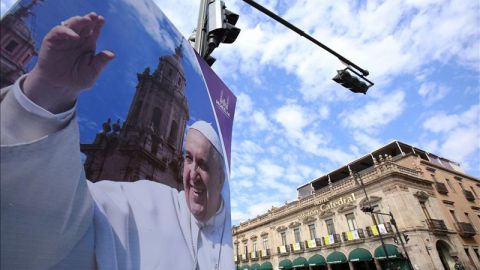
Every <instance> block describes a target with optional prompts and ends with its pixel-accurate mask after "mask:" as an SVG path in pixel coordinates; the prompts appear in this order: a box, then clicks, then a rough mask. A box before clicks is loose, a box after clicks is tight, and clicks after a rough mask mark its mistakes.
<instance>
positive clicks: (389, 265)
mask: <svg viewBox="0 0 480 270" xmlns="http://www.w3.org/2000/svg"><path fill="white" fill-rule="evenodd" d="M353 175H354V177H356V178H358V180H360V186H361V187H362V189H363V193H365V198H366V200H367V202H368V206H369V207H370V209H373V208H372V203H371V202H370V199H369V198H368V195H367V190H366V188H365V185H364V184H363V180H362V177H361V176H360V174H359V173H358V172H355V173H354V174H353ZM370 216H371V217H372V219H373V224H374V225H375V227H376V228H377V230H378V238H379V239H380V243H381V244H382V248H383V252H385V259H386V260H387V265H388V268H389V269H390V270H393V267H392V262H391V261H390V258H389V257H388V252H387V247H386V246H385V243H384V242H383V237H382V233H381V232H380V230H379V229H378V223H377V219H376V218H375V216H373V212H370Z"/></svg>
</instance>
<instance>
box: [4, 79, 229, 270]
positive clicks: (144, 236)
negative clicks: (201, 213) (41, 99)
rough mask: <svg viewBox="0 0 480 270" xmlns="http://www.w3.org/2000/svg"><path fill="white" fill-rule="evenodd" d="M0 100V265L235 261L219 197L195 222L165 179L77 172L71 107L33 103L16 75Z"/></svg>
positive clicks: (159, 265)
mask: <svg viewBox="0 0 480 270" xmlns="http://www.w3.org/2000/svg"><path fill="white" fill-rule="evenodd" d="M0 108H1V114H0V115H1V130H0V132H1V144H2V146H1V156H0V157H1V168H0V172H1V178H0V181H1V197H0V199H1V219H0V220H1V221H0V222H1V228H0V229H1V237H0V241H1V250H0V252H1V258H0V260H1V262H0V263H1V264H0V268H1V269H107V270H110V269H166V270H168V269H182V270H183V269H206V270H213V269H216V268H218V269H233V268H234V264H233V254H232V246H231V230H230V227H231V222H230V218H229V217H228V216H227V215H226V209H225V208H226V207H224V206H223V204H222V206H221V208H220V209H219V211H218V212H217V215H216V216H214V217H212V218H211V219H210V220H209V221H207V222H206V223H205V224H202V223H200V222H198V221H197V220H195V218H194V217H193V216H192V215H191V213H190V211H189V209H188V207H187V204H186V200H185V194H184V192H178V191H177V190H175V189H172V188H170V187H168V186H165V185H162V184H159V183H155V182H151V181H138V182H134V183H127V182H111V181H100V182H97V183H91V182H89V181H86V180H85V174H84V171H83V165H82V162H81V160H80V150H79V132H78V124H77V120H76V118H75V117H74V109H72V110H70V111H68V112H65V113H63V114H60V115H55V116H54V115H52V114H50V113H48V112H46V111H42V109H41V108H39V107H38V106H36V105H33V103H32V102H31V101H30V100H28V99H27V98H26V97H25V96H24V95H23V93H21V90H20V88H19V87H18V81H17V83H16V84H15V85H13V86H10V87H8V88H5V89H2V92H1V106H0ZM32 111H34V112H33V113H32Z"/></svg>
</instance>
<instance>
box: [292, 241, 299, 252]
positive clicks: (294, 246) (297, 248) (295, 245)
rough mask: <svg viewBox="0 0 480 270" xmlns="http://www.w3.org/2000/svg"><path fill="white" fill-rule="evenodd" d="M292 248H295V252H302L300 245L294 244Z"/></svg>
mask: <svg viewBox="0 0 480 270" xmlns="http://www.w3.org/2000/svg"><path fill="white" fill-rule="evenodd" d="M292 246H293V251H300V243H295V244H292Z"/></svg>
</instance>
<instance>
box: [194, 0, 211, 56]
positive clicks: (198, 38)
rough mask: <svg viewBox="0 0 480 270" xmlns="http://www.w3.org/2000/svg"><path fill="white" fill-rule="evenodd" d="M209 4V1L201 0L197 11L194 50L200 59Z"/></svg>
mask: <svg viewBox="0 0 480 270" xmlns="http://www.w3.org/2000/svg"><path fill="white" fill-rule="evenodd" d="M209 2H210V0H201V1H200V8H199V11H198V23H197V31H196V33H195V50H196V51H197V53H198V54H199V55H200V56H201V57H203V56H204V54H205V41H206V32H207V30H206V24H207V20H208V18H207V14H208V12H207V11H208V4H209Z"/></svg>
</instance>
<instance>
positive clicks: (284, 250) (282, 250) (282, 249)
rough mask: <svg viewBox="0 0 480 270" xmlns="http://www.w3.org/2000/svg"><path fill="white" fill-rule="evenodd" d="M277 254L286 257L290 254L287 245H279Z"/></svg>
mask: <svg viewBox="0 0 480 270" xmlns="http://www.w3.org/2000/svg"><path fill="white" fill-rule="evenodd" d="M277 253H278V254H279V255H287V254H289V253H290V246H289V245H281V246H279V247H277Z"/></svg>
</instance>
